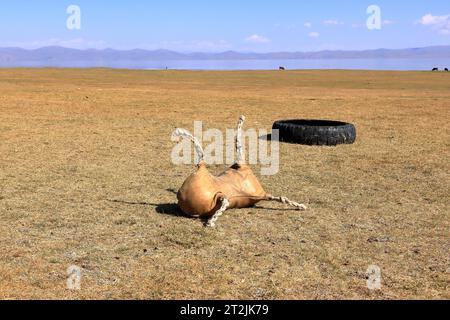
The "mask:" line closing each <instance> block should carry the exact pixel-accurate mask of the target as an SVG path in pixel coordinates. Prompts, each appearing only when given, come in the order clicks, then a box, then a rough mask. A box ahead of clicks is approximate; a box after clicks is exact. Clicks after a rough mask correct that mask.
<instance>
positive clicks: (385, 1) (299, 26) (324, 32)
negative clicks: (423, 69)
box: [0, 0, 450, 52]
mask: <svg viewBox="0 0 450 320" xmlns="http://www.w3.org/2000/svg"><path fill="white" fill-rule="evenodd" d="M372 4H375V5H378V6H379V7H380V9H381V21H382V27H381V29H380V30H369V29H368V28H367V26H366V20H367V18H368V17H369V15H368V14H367V12H366V10H367V7H368V6H369V5H372ZM69 5H78V6H79V7H80V9H81V29H79V30H69V29H68V28H67V27H66V20H67V19H68V18H69V14H67V13H66V10H67V7H68V6H69ZM48 45H61V46H65V47H73V48H81V49H85V48H115V49H133V48H143V49H158V48H164V49H172V50H177V51H183V52H190V51H206V52H211V51H213V52H217V51H226V50H236V51H254V52H270V51H316V50H324V49H331V50H335V49H339V50H340V49H343V50H349V49H357V50H360V49H374V48H407V47H421V46H429V45H450V1H449V0H411V1H405V0H395V1H393V0H372V1H365V0H335V1H331V0H328V1H327V0H314V1H300V0H278V1H271V2H269V1H262V0H259V1H256V0H226V1H225V0H222V1H215V0H190V1H186V0H185V1H181V0H172V1H170V0H166V1H162V0H153V1H138V0H128V1H106V0H71V1H52V0H40V1H32V0H29V1H24V0H15V1H2V4H1V5H0V46H1V47H5V46H19V47H24V48H37V47H43V46H48Z"/></svg>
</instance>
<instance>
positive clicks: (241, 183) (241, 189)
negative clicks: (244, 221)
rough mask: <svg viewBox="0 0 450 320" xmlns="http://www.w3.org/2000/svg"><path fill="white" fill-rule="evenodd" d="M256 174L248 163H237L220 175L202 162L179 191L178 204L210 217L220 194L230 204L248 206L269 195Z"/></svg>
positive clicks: (232, 206)
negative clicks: (210, 170) (213, 172)
mask: <svg viewBox="0 0 450 320" xmlns="http://www.w3.org/2000/svg"><path fill="white" fill-rule="evenodd" d="M266 196H267V195H266V192H265V191H264V189H263V188H262V186H261V184H260V183H259V181H258V179H257V178H256V176H255V175H254V174H253V172H252V170H251V169H250V167H249V166H247V165H234V166H232V167H230V168H228V169H227V170H226V171H224V172H223V173H221V174H220V175H218V176H213V175H211V174H210V173H209V171H208V169H207V168H206V165H205V164H204V163H203V162H202V163H200V164H199V165H198V170H197V172H195V173H193V174H192V175H191V176H189V177H188V178H187V179H186V181H185V182H184V183H183V185H182V186H181V188H180V190H179V191H178V194H177V197H178V205H179V206H180V208H181V210H183V212H184V213H186V214H188V215H191V216H196V217H202V218H207V217H210V216H212V215H213V214H214V213H215V212H216V211H217V210H218V209H219V208H220V206H221V201H219V200H220V198H221V197H225V198H227V199H228V201H229V202H230V206H229V207H228V208H230V209H232V208H248V207H251V206H253V205H255V204H256V203H258V202H259V201H261V200H264V199H265V198H266Z"/></svg>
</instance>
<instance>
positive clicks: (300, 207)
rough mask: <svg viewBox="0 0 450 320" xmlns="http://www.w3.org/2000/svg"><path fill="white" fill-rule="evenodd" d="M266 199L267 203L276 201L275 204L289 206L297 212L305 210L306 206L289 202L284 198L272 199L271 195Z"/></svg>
mask: <svg viewBox="0 0 450 320" xmlns="http://www.w3.org/2000/svg"><path fill="white" fill-rule="evenodd" d="M267 199H268V200H269V201H277V202H281V203H283V204H288V205H290V206H292V207H295V208H297V210H306V206H305V205H304V204H301V203H298V202H295V201H292V200H289V199H288V198H286V197H274V196H272V195H268V196H267Z"/></svg>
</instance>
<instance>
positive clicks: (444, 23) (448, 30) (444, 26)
mask: <svg viewBox="0 0 450 320" xmlns="http://www.w3.org/2000/svg"><path fill="white" fill-rule="evenodd" d="M417 23H419V24H421V25H424V26H429V27H432V28H433V29H435V30H437V31H438V32H439V33H441V34H450V14H448V15H444V16H433V15H432V14H431V13H429V14H426V15H424V16H423V17H422V18H421V19H420V20H419V21H418V22H417Z"/></svg>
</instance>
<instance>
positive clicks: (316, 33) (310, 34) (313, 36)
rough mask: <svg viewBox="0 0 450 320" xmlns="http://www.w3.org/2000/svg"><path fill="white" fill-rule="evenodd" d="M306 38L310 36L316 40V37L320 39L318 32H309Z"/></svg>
mask: <svg viewBox="0 0 450 320" xmlns="http://www.w3.org/2000/svg"><path fill="white" fill-rule="evenodd" d="M308 36H310V37H311V38H318V37H320V33H318V32H310V33H309V34H308Z"/></svg>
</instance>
